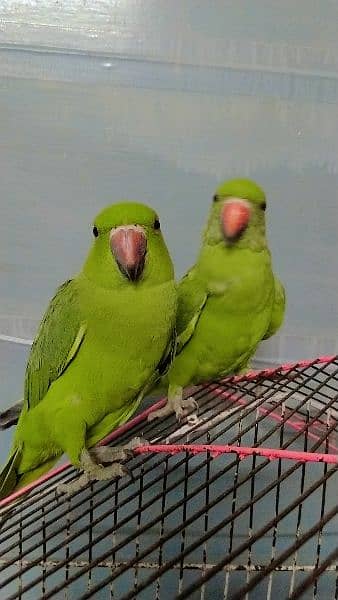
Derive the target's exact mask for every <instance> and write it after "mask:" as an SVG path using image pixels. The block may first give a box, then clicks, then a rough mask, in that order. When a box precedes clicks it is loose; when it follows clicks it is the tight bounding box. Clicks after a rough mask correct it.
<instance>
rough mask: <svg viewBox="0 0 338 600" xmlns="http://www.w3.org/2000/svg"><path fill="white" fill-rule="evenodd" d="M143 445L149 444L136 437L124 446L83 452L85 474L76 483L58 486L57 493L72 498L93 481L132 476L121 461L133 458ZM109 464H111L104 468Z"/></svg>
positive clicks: (99, 447) (82, 464) (82, 462)
mask: <svg viewBox="0 0 338 600" xmlns="http://www.w3.org/2000/svg"><path fill="white" fill-rule="evenodd" d="M143 444H148V442H147V440H145V439H144V438H141V437H135V438H133V439H132V440H131V441H130V442H129V443H128V444H125V445H124V446H115V447H110V446H98V447H96V448H91V449H90V450H87V449H86V450H83V452H82V454H81V460H80V463H81V467H82V468H83V470H84V473H83V474H82V475H81V476H80V477H78V478H77V479H75V480H74V481H71V482H69V483H61V484H60V485H58V487H57V493H58V494H66V495H67V496H70V495H71V494H75V493H76V492H79V491H80V490H82V489H83V488H84V487H86V486H87V485H88V484H89V483H90V482H91V481H107V480H109V479H115V478H116V477H123V476H125V475H130V476H131V473H130V471H129V469H127V467H124V466H123V465H121V464H120V462H119V461H121V460H126V459H127V458H130V457H131V456H133V455H134V453H133V449H134V448H137V447H138V446H142V445H143ZM101 463H103V464H101ZM107 463H108V464H109V463H111V464H109V466H104V464H107Z"/></svg>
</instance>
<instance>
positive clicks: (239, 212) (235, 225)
mask: <svg viewBox="0 0 338 600" xmlns="http://www.w3.org/2000/svg"><path fill="white" fill-rule="evenodd" d="M249 220H250V206H249V205H248V203H247V202H246V201H245V200H241V199H240V198H229V200H226V201H225V202H224V204H223V207H222V210H221V224H222V229H223V233H224V236H225V238H226V240H228V241H229V242H234V241H236V240H237V239H238V238H240V236H241V235H242V233H244V231H245V230H246V228H247V226H248V224H249Z"/></svg>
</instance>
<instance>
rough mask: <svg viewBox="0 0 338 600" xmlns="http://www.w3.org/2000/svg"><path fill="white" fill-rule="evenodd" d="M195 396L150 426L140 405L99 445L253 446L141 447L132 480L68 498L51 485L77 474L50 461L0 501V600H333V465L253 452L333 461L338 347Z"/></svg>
mask: <svg viewBox="0 0 338 600" xmlns="http://www.w3.org/2000/svg"><path fill="white" fill-rule="evenodd" d="M193 395H194V398H195V399H196V400H197V402H198V405H199V409H198V418H197V419H195V420H192V419H184V420H183V421H182V422H181V423H179V424H178V423H177V422H176V420H175V418H174V417H172V416H169V417H166V418H164V419H162V420H161V421H159V422H157V421H152V422H148V421H147V415H148V414H149V412H150V411H151V410H153V409H154V407H151V408H150V409H147V410H146V411H143V412H142V413H141V414H139V415H137V416H136V417H135V418H134V419H132V420H131V421H130V422H129V424H127V425H125V426H122V427H120V428H119V430H117V431H116V432H114V433H113V435H112V436H110V438H109V439H108V440H107V441H108V442H109V443H112V444H115V445H118V444H124V443H126V442H127V441H128V440H130V439H132V438H133V437H135V436H143V437H144V438H146V439H147V440H148V441H149V442H150V443H152V444H161V445H163V444H170V445H173V444H189V446H191V445H197V444H198V445H201V444H207V445H208V446H210V445H213V446H214V445H218V446H221V445H223V446H224V445H229V446H235V447H238V448H239V449H240V448H241V447H243V448H251V449H252V453H251V454H249V455H247V456H246V457H245V458H243V456H242V455H241V452H240V451H239V453H237V454H228V453H222V454H220V455H218V456H217V457H213V456H212V454H211V452H210V450H208V449H206V451H205V452H199V453H197V454H193V453H191V452H188V450H184V451H183V452H180V453H177V454H176V453H169V452H161V453H154V452H147V453H144V454H138V455H136V456H134V457H133V458H131V459H129V460H128V462H127V466H128V468H129V469H130V472H131V476H130V477H124V478H122V479H117V480H113V481H108V482H95V483H91V484H90V485H88V487H87V488H85V489H83V490H81V491H80V492H78V493H76V494H73V495H72V496H70V497H60V496H59V495H57V493H56V486H57V485H58V484H59V483H60V482H61V481H70V480H72V479H73V478H74V477H76V476H77V474H76V471H75V470H74V469H73V468H72V467H70V466H69V465H64V466H62V467H59V468H58V469H55V470H54V471H53V472H52V473H51V474H49V475H48V476H47V477H44V478H42V479H41V480H39V482H37V483H36V484H34V485H33V486H32V488H31V489H30V493H29V495H27V494H26V495H22V496H21V497H16V500H15V502H16V503H15V504H11V501H12V500H13V497H12V498H11V499H9V500H5V501H2V502H1V504H0V506H1V508H0V511H1V514H0V516H1V519H2V524H1V529H0V597H1V599H8V600H9V599H14V598H20V599H21V598H22V599H24V600H26V599H34V600H35V599H37V598H43V599H48V598H60V599H61V598H74V599H78V598H81V599H85V598H100V599H101V598H102V599H106V598H114V599H118V600H127V599H133V598H142V599H152V598H154V599H161V600H169V599H170V600H172V599H173V598H177V599H183V598H196V599H197V598H203V599H208V598H213V600H216V599H218V598H219V599H221V598H222V599H223V598H227V599H231V600H235V599H240V598H249V599H256V600H262V599H264V598H267V599H270V598H273V597H274V596H275V595H276V594H279V597H280V598H281V599H283V598H285V599H286V598H290V599H291V598H292V599H296V598H317V599H321V600H330V599H337V598H338V565H337V558H338V504H337V495H338V475H337V471H338V464H337V463H334V462H333V463H332V464H330V463H326V462H322V461H317V462H315V461H312V460H311V461H307V460H296V459H293V460H292V457H291V460H286V459H284V458H281V457H280V456H279V457H278V456H277V457H266V456H259V455H257V454H256V453H255V452H254V449H255V448H257V449H258V448H263V449H264V448H270V449H271V448H274V449H277V450H282V451H283V450H288V451H291V452H306V453H321V454H331V455H337V457H338V423H337V421H338V357H326V358H325V357H324V358H322V359H316V360H313V361H310V362H305V361H302V362H299V363H297V364H292V365H286V366H284V367H280V368H278V369H268V370H264V371H259V372H252V373H250V374H248V375H246V376H240V377H229V378H227V379H225V380H222V381H218V382H215V383H212V384H208V385H203V386H200V387H198V388H196V389H194V391H193ZM159 404H160V403H158V404H157V406H158V405H159ZM281 454H282V455H283V452H282V453H281ZM283 456H284V455H283ZM295 456H297V455H295ZM337 460H338V459H337Z"/></svg>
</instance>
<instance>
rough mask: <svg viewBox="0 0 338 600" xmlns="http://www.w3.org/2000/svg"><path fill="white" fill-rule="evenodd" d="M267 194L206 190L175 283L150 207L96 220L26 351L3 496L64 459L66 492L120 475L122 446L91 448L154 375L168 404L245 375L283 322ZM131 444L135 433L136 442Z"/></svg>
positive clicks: (115, 208) (229, 185)
mask: <svg viewBox="0 0 338 600" xmlns="http://www.w3.org/2000/svg"><path fill="white" fill-rule="evenodd" d="M265 209H266V199H265V194H264V192H263V190H262V189H261V188H260V187H259V186H258V185H256V184H255V183H254V182H252V181H250V180H246V179H236V180H231V181H228V182H226V183H223V184H222V185H221V186H220V187H219V188H218V189H217V191H216V194H215V195H214V197H213V203H212V207H211V210H210V214H209V219H208V222H207V226H206V229H205V232H204V236H203V243H202V247H201V250H200V253H199V256H198V258H197V261H196V264H195V265H194V266H193V267H192V268H191V269H190V270H189V271H188V273H187V274H186V275H185V276H184V277H183V279H182V280H181V282H180V283H179V284H178V286H176V284H175V280H174V269H173V265H172V261H171V259H170V256H169V253H168V250H167V248H166V245H165V242H164V240H163V237H162V234H161V229H160V222H159V219H158V216H157V214H156V213H155V212H154V210H152V209H151V208H148V207H146V206H144V205H142V204H137V203H133V202H123V203H120V204H115V205H112V206H110V207H108V208H106V209H105V210H103V211H102V212H101V213H100V214H99V215H98V216H97V217H96V219H95V222H94V227H93V235H94V241H93V245H92V247H91V249H90V251H89V255H88V257H87V259H86V261H85V263H84V266H83V268H82V270H81V272H80V273H79V274H78V275H77V276H76V277H74V278H73V279H71V280H69V281H67V282H66V283H64V284H63V285H62V286H61V287H60V288H59V289H58V290H57V292H56V295H55V296H54V298H53V299H52V301H51V302H50V304H49V307H48V309H47V311H46V313H45V315H44V317H43V319H42V322H41V324H40V328H39V330H38V333H37V335H36V338H35V341H34V343H33V346H32V349H31V353H30V356H29V360H28V364H27V368H26V376H25V384H24V400H23V403H19V404H17V405H15V406H14V407H12V408H11V409H8V410H7V411H6V412H4V413H3V414H2V415H0V424H2V427H3V428H4V427H6V426H9V425H11V424H13V423H14V422H16V421H18V424H17V428H16V431H15V435H14V442H13V445H12V449H11V451H10V454H9V457H8V460H7V463H6V464H5V466H4V468H3V470H2V472H1V473H0V498H3V497H5V496H7V495H8V494H9V493H11V492H13V491H14V490H16V489H19V488H21V487H23V486H25V485H27V484H28V483H30V482H32V481H34V480H35V479H37V478H38V477H39V476H40V475H42V474H43V473H45V472H46V471H48V470H49V469H50V468H51V467H52V465H53V464H54V463H55V462H56V461H57V460H58V458H59V457H60V456H61V455H62V454H63V453H66V454H68V457H69V459H70V461H71V462H72V464H73V465H74V466H76V467H78V468H80V469H82V470H83V471H84V473H83V475H82V477H81V478H80V479H79V480H77V481H76V482H75V483H73V484H69V485H68V487H66V488H65V489H63V491H68V492H73V491H76V490H77V489H80V488H81V487H82V486H83V485H85V484H86V483H87V482H88V481H90V480H95V479H96V480H100V479H101V480H102V479H110V478H112V477H115V476H120V475H122V474H123V473H124V472H125V469H124V467H123V466H122V465H121V463H120V461H121V460H122V459H124V458H125V457H126V456H127V453H128V452H130V450H131V449H132V445H131V446H129V447H113V448H110V447H96V448H95V447H94V446H95V444H96V443H97V442H98V441H99V440H101V439H102V438H103V437H104V436H106V435H107V434H108V433H109V432H110V431H112V430H113V429H115V428H116V427H117V426H118V425H120V424H121V423H123V422H125V421H126V420H127V419H128V418H129V417H130V416H131V415H132V414H133V413H134V411H135V410H136V409H137V407H138V406H139V404H140V402H141V400H142V398H144V396H145V395H146V394H147V393H148V392H149V391H150V390H151V389H154V388H155V387H156V385H157V384H158V383H159V382H162V384H163V382H165V384H166V385H167V386H168V400H167V404H166V405H165V406H164V407H163V408H161V409H159V410H157V411H154V412H153V413H151V414H150V417H149V418H155V417H161V416H163V415H166V414H169V413H171V412H175V413H176V415H177V417H178V418H181V417H182V416H183V415H184V414H185V413H186V411H187V409H189V408H194V406H195V403H194V401H193V399H191V398H189V399H187V400H184V399H183V388H184V387H185V386H188V385H190V384H199V383H202V382H206V381H212V380H214V379H217V378H219V377H222V376H225V375H227V374H230V373H238V372H241V371H244V370H245V369H246V368H247V366H248V363H249V360H250V358H251V357H252V356H253V354H254V353H255V350H256V348H257V346H258V344H259V342H260V341H261V340H263V339H265V338H268V337H270V336H271V335H273V334H274V333H275V332H276V331H277V329H278V328H279V327H280V325H281V323H282V321H283V316H284V311H285V293H284V288H283V286H282V284H281V283H280V281H279V280H278V279H277V278H276V277H275V276H274V274H273V271H272V264H271V255H270V252H269V248H268V245H267V240H266V235H265ZM136 443H138V440H136Z"/></svg>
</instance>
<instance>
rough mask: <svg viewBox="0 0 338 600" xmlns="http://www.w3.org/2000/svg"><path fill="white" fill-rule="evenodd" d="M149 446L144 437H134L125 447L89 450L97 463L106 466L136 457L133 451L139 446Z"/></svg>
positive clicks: (100, 447) (98, 447)
mask: <svg viewBox="0 0 338 600" xmlns="http://www.w3.org/2000/svg"><path fill="white" fill-rule="evenodd" d="M144 444H148V441H147V440H146V439H145V438H142V437H134V438H133V439H132V440H130V442H128V444H125V445H124V446H115V447H111V446H97V447H96V448H91V449H90V450H89V454H90V456H91V457H92V458H93V459H94V460H95V462H96V463H100V464H106V463H108V464H109V463H115V462H117V461H119V460H126V459H127V458H131V457H132V456H134V453H133V450H134V448H137V447H138V446H143V445H144Z"/></svg>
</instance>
